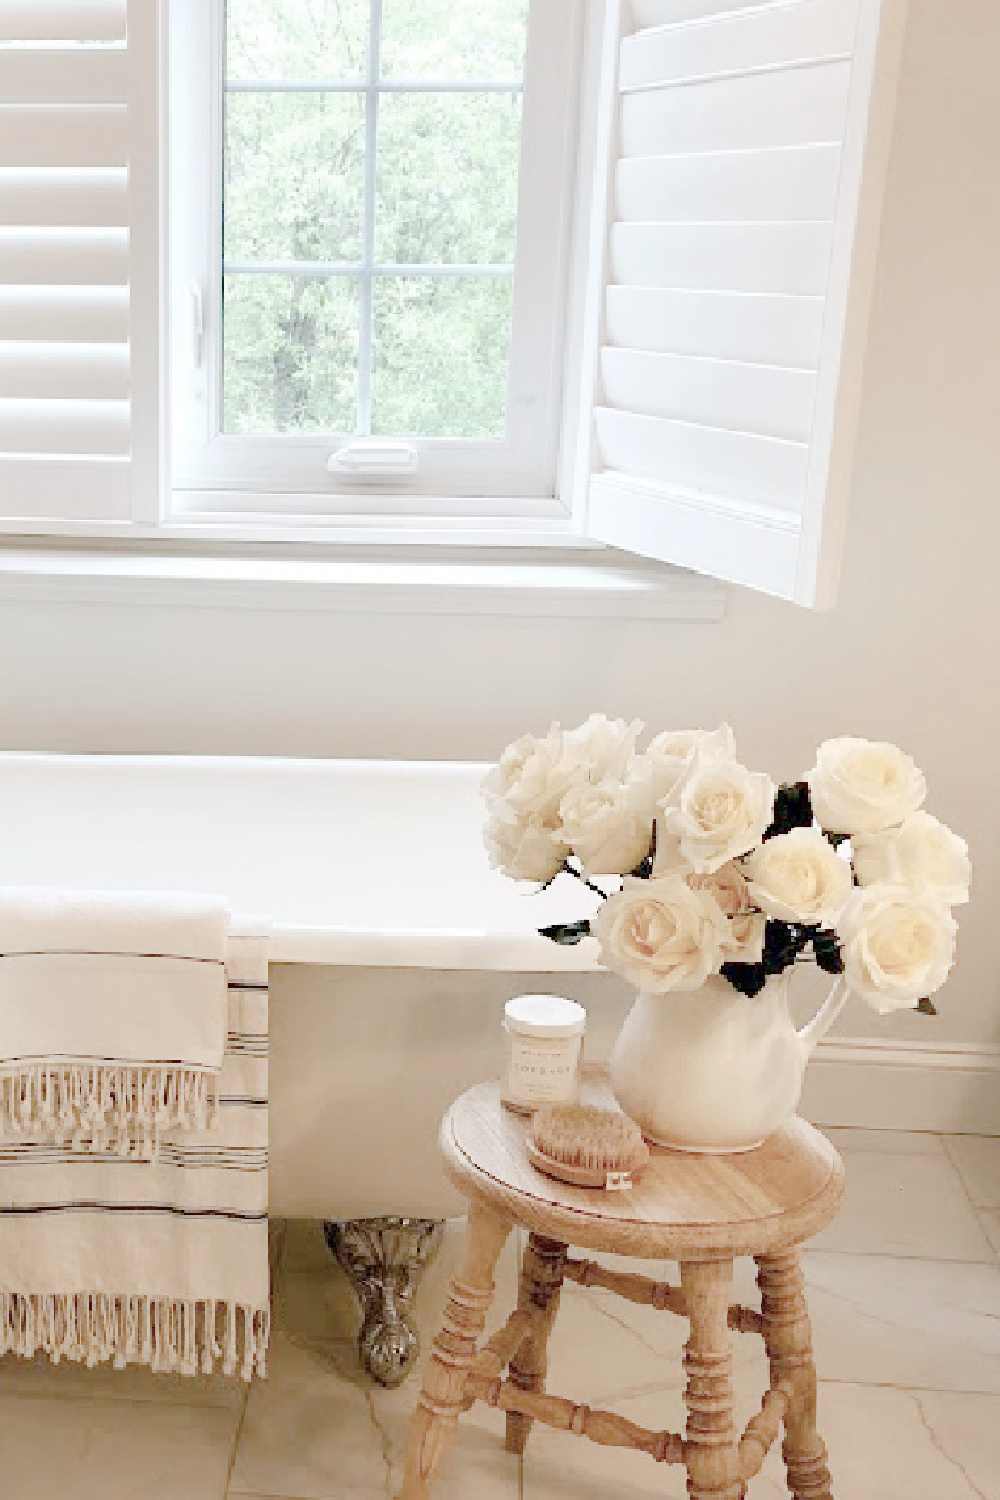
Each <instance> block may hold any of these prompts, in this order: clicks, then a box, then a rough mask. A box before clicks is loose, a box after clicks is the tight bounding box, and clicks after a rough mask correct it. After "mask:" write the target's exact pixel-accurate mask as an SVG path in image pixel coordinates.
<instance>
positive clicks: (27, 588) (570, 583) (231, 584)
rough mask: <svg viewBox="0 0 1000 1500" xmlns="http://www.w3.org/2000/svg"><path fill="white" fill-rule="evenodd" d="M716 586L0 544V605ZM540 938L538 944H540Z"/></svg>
mask: <svg viewBox="0 0 1000 1500" xmlns="http://www.w3.org/2000/svg"><path fill="white" fill-rule="evenodd" d="M725 598H726V595H725V590H724V588H723V587H722V586H721V585H719V584H717V583H715V582H713V581H710V580H707V579H704V578H697V577H695V576H693V575H688V574H684V573H680V572H676V571H672V570H670V569H667V568H664V567H657V568H643V567H641V566H631V565H625V566H622V565H618V564H616V563H615V562H609V561H607V560H606V559H601V558H599V557H597V558H595V557H593V556H591V557H588V558H584V557H581V558H580V559H578V560H574V561H556V560H552V561H549V560H542V561H534V562H532V561H528V562H525V563H521V562H513V563H512V562H504V563H497V562H490V561H485V562H484V561H475V562H452V561H440V560H437V561H436V560H433V559H422V560H420V561H402V562H399V561H396V562H388V561H378V560H372V559H366V560H350V559H346V560H345V559H340V558H336V559H334V558H327V559H320V558H316V559H312V558H308V559H288V560H281V559H276V558H261V557H206V556H201V557H195V556H183V557H178V556H171V555H169V554H165V553H162V552H156V553H136V552H126V551H121V552H112V551H99V550H90V549H87V550H83V549H81V550H78V551H73V550H70V549H69V548H59V549H52V550H45V549H41V548H20V547H18V548H9V549H7V550H0V604H4V603H9V602H13V601H27V602H51V603H58V604H78V603H100V604H116V605H118V604H120V605H134V606H138V607H141V608H149V607H150V606H160V607H168V608H184V609H215V610H218V609H223V610H225V609H240V610H246V609H256V610H283V611H288V610H307V611H308V610H313V611H321V612H333V613H342V614H373V615H399V614H403V615H412V614H427V615H512V616H517V617H519V618H522V619H523V618H526V617H539V618H542V617H559V618H581V619H597V618H608V619H618V618H627V619H645V620H678V621H687V622H703V623H711V622H713V621H717V620H720V619H722V617H723V615H724V613H725ZM539 941H540V940H539Z"/></svg>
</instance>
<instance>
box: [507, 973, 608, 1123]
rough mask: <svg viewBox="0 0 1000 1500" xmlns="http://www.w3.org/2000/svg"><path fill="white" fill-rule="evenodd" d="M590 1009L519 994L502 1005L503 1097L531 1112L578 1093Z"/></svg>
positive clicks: (573, 1099) (511, 1105)
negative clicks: (584, 1035)
mask: <svg viewBox="0 0 1000 1500" xmlns="http://www.w3.org/2000/svg"><path fill="white" fill-rule="evenodd" d="M586 1025H587V1012H586V1011H585V1010H584V1008H583V1006H582V1005H578V1004H577V1003H576V1001H575V1000H565V999H563V998H562V997H561V996H560V995H516V996H515V997H514V999H513V1000H508V1001H507V1004H506V1006H505V1007H504V1023H503V1027H504V1053H505V1055H504V1073H503V1083H502V1088H501V1097H502V1099H503V1102H504V1104H506V1105H507V1106H508V1108H510V1109H514V1110H518V1111H520V1112H521V1113H523V1114H530V1113H531V1111H532V1110H534V1109H537V1108H538V1106H539V1105H540V1104H573V1103H575V1102H576V1101H577V1099H578V1098H579V1097H580V1058H581V1054H582V1052H583V1033H584V1029H585V1028H586Z"/></svg>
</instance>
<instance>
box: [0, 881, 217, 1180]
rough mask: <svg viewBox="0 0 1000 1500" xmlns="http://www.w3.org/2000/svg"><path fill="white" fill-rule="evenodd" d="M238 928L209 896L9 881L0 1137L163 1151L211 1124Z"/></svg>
mask: <svg viewBox="0 0 1000 1500" xmlns="http://www.w3.org/2000/svg"><path fill="white" fill-rule="evenodd" d="M228 929H229V913H228V910H227V908H226V906H225V903H224V902H222V901H220V900H215V899H212V898H209V897H205V898H199V897H187V896H185V897H181V896H176V895H170V894H154V893H148V894H141V895H133V894H130V893H125V892H117V891H97V892H93V893H80V892H73V891H59V890H49V889H40V890H31V889H23V890H15V889H0V1141H2V1140H5V1139H7V1140H9V1139H10V1138H11V1137H14V1138H15V1139H16V1138H18V1137H19V1136H21V1135H22V1134H25V1133H29V1134H31V1135H33V1136H34V1135H38V1136H44V1137H45V1138H46V1139H49V1140H52V1141H53V1142H55V1143H56V1144H59V1145H63V1144H67V1143H68V1144H71V1145H72V1146H73V1148H74V1149H76V1150H90V1151H94V1152H97V1153H102V1152H104V1151H106V1150H111V1151H116V1152H117V1153H118V1154H120V1155H128V1154H129V1153H130V1152H132V1151H138V1152H139V1153H140V1154H141V1155H144V1156H146V1157H148V1158H153V1157H154V1156H155V1155H156V1151H157V1147H158V1143H159V1137H160V1135H161V1133H162V1132H163V1131H164V1130H176V1129H194V1128H205V1127H206V1126H207V1125H208V1124H209V1123H210V1121H211V1119H212V1118H213V1117H214V1115H215V1112H216V1110H217V1107H218V1084H219V1071H220V1068H221V1066H222V1054H223V1051H224V1049H225V1045H226V975H225V960H226V940H227V935H228Z"/></svg>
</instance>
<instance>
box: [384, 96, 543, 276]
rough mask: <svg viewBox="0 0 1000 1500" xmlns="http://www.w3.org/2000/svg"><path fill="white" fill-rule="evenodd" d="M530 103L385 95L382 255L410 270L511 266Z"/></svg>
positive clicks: (508, 99)
mask: <svg viewBox="0 0 1000 1500" xmlns="http://www.w3.org/2000/svg"><path fill="white" fill-rule="evenodd" d="M520 125H521V100H520V96H519V95H510V94H388V95H386V94H383V96H382V98H381V102H380V104H379V135H378V186H377V199H376V210H375V254H376V257H377V259H378V260H379V261H381V262H383V263H390V264H403V265H414V264H421V263H422V264H424V265H438V264H456V263H458V264H462V263H466V264H477V265H481V264H487V265H488V264H493V265H511V264H512V263H513V260H514V238H515V230H516V221H517V165H518V145H519V136H520Z"/></svg>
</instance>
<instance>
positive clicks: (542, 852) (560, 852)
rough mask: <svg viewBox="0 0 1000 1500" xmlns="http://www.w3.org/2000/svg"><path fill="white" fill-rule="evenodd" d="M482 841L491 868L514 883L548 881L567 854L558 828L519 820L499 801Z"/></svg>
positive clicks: (519, 817) (537, 822)
mask: <svg viewBox="0 0 1000 1500" xmlns="http://www.w3.org/2000/svg"><path fill="white" fill-rule="evenodd" d="M484 839H485V843H486V852H487V854H488V855H489V860H490V864H491V866H492V867H493V869H494V870H502V871H503V873H504V874H505V875H509V876H511V878H512V879H514V880H539V881H542V882H543V883H544V882H545V881H547V880H551V879H552V877H553V875H557V874H558V873H559V871H560V870H561V869H562V866H563V862H564V861H565V859H566V858H567V856H568V854H569V845H568V844H567V843H565V842H564V840H563V837H562V832H561V830H560V828H559V827H558V825H556V826H551V825H549V824H546V823H543V822H542V821H541V820H540V819H539V818H532V817H527V818H525V817H521V816H519V815H518V814H517V813H516V812H514V811H513V810H512V809H511V808H510V807H509V806H507V804H505V803H504V802H502V801H498V802H496V803H495V804H494V807H493V811H492V813H491V816H490V819H489V821H488V823H487V825H486V831H485V834H484Z"/></svg>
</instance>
